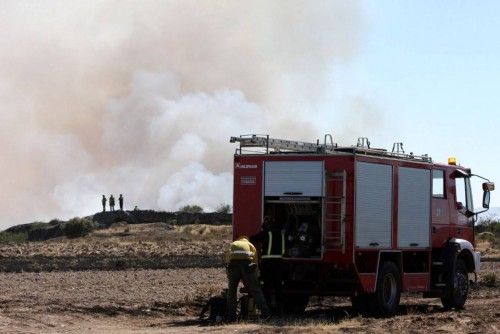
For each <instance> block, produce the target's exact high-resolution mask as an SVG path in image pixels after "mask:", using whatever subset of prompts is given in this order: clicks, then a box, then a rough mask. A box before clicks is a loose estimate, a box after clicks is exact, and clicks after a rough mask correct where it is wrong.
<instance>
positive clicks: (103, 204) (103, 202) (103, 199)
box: [101, 195, 107, 212]
mask: <svg viewBox="0 0 500 334" xmlns="http://www.w3.org/2000/svg"><path fill="white" fill-rule="evenodd" d="M101 202H102V212H106V202H107V200H106V196H104V195H102V200H101Z"/></svg>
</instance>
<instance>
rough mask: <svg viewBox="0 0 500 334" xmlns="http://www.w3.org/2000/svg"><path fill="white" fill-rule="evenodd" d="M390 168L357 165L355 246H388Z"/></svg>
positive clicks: (389, 230) (380, 165) (389, 243)
mask: <svg viewBox="0 0 500 334" xmlns="http://www.w3.org/2000/svg"><path fill="white" fill-rule="evenodd" d="M391 226H392V166H390V165H382V164H375V163H368V162H359V161H358V162H356V247H360V248H388V247H391Z"/></svg>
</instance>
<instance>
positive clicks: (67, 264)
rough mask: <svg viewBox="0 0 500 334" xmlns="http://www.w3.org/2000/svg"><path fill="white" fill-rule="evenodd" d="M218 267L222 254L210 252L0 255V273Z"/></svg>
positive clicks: (220, 265) (220, 263) (221, 264)
mask: <svg viewBox="0 0 500 334" xmlns="http://www.w3.org/2000/svg"><path fill="white" fill-rule="evenodd" d="M222 266H223V260H222V256H214V255H169V256H153V257H141V256H114V257H107V256H78V257H76V256H42V255H37V256H32V257H9V258H1V257H0V272H42V271H43V272H47V271H83V270H126V269H174V268H175V269H179V268H213V267H222Z"/></svg>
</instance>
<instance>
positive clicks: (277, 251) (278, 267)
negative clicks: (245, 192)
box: [250, 216, 285, 316]
mask: <svg viewBox="0 0 500 334" xmlns="http://www.w3.org/2000/svg"><path fill="white" fill-rule="evenodd" d="M250 240H251V241H252V242H254V243H259V244H261V245H262V248H261V256H260V258H261V263H260V268H261V276H260V277H261V279H262V282H263V283H264V287H263V288H264V294H265V296H266V299H267V301H268V305H269V307H270V308H271V312H272V314H273V315H279V316H281V315H283V255H284V254H285V231H284V230H283V228H282V226H281V224H280V223H278V222H277V221H275V220H274V219H273V217H269V216H266V217H265V218H264V223H263V224H262V230H261V231H260V232H259V233H257V234H256V235H254V236H252V237H251V238H250Z"/></svg>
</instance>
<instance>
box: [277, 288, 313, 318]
mask: <svg viewBox="0 0 500 334" xmlns="http://www.w3.org/2000/svg"><path fill="white" fill-rule="evenodd" d="M283 300H284V303H283V313H285V314H292V315H300V314H302V313H304V311H305V310H306V307H307V304H308V303H309V296H308V295H304V294H292V293H290V294H285V295H283Z"/></svg>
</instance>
